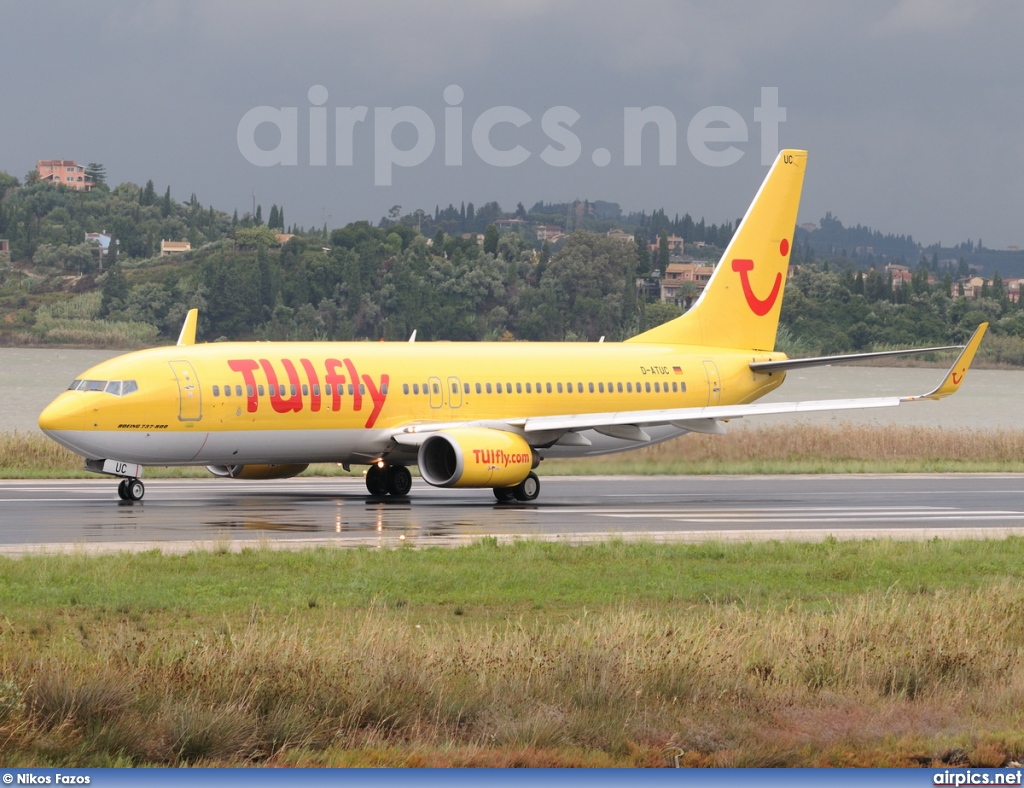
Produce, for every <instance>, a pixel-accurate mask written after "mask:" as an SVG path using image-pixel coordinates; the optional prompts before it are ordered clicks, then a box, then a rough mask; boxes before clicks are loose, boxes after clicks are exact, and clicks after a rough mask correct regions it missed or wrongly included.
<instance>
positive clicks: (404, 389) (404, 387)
mask: <svg viewBox="0 0 1024 788" xmlns="http://www.w3.org/2000/svg"><path fill="white" fill-rule="evenodd" d="M402 393H403V394H408V393H409V384H408V383H403V384H402Z"/></svg>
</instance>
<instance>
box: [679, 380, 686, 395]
mask: <svg viewBox="0 0 1024 788" xmlns="http://www.w3.org/2000/svg"><path fill="white" fill-rule="evenodd" d="M679 393H680V394H685V393H686V381H680V383H679Z"/></svg>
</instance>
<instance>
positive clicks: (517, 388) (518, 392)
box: [516, 382, 523, 394]
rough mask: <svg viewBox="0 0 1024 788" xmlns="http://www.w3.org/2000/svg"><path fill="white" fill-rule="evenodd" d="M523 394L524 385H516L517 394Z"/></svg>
mask: <svg viewBox="0 0 1024 788" xmlns="http://www.w3.org/2000/svg"><path fill="white" fill-rule="evenodd" d="M522 393H523V384H522V383H518V382H517V383H516V394H522Z"/></svg>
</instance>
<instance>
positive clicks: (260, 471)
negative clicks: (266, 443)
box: [206, 463, 309, 479]
mask: <svg viewBox="0 0 1024 788" xmlns="http://www.w3.org/2000/svg"><path fill="white" fill-rule="evenodd" d="M308 467H309V463H305V464H301V465H300V464H298V463H292V464H273V465H207V466H206V470H208V471H209V472H210V473H212V474H213V475H214V476H220V477H222V478H225V479H288V478H290V477H292V476H298V475H299V474H300V473H302V472H303V471H304V470H306V468H308Z"/></svg>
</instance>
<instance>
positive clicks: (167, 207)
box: [160, 185, 171, 219]
mask: <svg viewBox="0 0 1024 788" xmlns="http://www.w3.org/2000/svg"><path fill="white" fill-rule="evenodd" d="M160 215H161V216H163V217H164V218H165V219H166V218H167V217H168V216H170V215H171V187H170V185H168V186H167V191H165V192H164V202H163V205H161V206H160Z"/></svg>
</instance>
